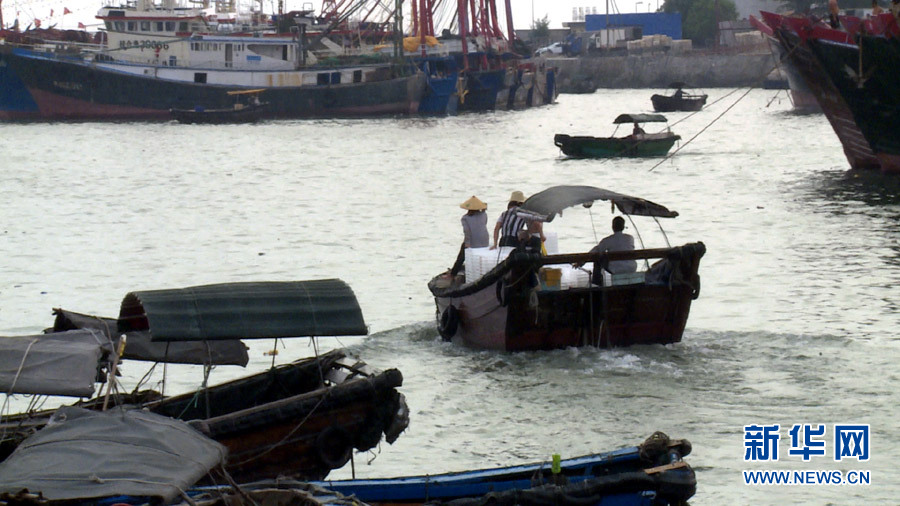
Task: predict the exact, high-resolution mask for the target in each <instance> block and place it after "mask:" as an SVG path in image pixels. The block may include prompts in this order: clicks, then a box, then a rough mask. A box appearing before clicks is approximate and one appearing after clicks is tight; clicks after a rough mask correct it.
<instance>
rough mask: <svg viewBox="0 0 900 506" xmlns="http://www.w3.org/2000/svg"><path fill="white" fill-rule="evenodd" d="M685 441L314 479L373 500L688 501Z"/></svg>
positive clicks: (691, 478)
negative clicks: (490, 464) (401, 473)
mask: <svg viewBox="0 0 900 506" xmlns="http://www.w3.org/2000/svg"><path fill="white" fill-rule="evenodd" d="M690 451H691V445H690V443H689V442H687V441H685V440H670V439H669V438H668V437H667V436H666V435H665V434H663V433H660V432H657V433H656V434H654V435H653V436H651V437H650V438H648V439H647V441H645V442H644V443H643V444H642V445H641V446H635V447H630V448H623V449H620V450H615V451H611V452H607V453H598V454H592V455H585V456H582V457H577V458H572V459H566V460H561V461H558V462H557V463H556V464H554V463H553V462H552V461H550V462H538V463H532V464H524V465H516V466H508V467H499V468H492V469H480V470H473V471H462V472H456V473H446V474H436V475H423V476H406V477H401V478H384V479H359V480H329V481H321V482H315V484H316V485H319V486H322V487H324V488H327V489H329V490H332V491H334V492H338V493H340V494H343V495H353V496H354V497H357V498H358V499H360V500H362V501H365V502H367V503H372V504H405V505H416V504H425V503H430V504H434V503H447V502H450V501H452V503H453V504H455V505H460V504H471V505H475V504H510V505H512V504H544V503H545V502H546V500H547V499H551V498H552V499H554V500H553V501H552V502H550V503H549V504H557V505H561V504H571V505H584V504H607V502H606V501H612V502H614V504H623V505H626V504H648V505H649V504H654V505H663V504H682V503H683V502H684V501H686V500H687V499H689V498H690V497H691V496H693V494H694V492H695V491H696V486H697V482H696V477H695V475H694V471H693V469H691V467H690V465H688V464H687V462H685V461H684V460H682V457H685V456H687V455H688V454H689V453H690Z"/></svg>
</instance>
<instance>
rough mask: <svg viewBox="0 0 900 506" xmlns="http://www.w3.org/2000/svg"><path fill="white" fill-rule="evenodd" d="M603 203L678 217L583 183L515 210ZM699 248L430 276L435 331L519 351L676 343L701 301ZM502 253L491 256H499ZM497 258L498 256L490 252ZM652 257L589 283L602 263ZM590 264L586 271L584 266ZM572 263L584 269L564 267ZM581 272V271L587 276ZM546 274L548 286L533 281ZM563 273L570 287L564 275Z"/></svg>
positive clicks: (535, 260) (532, 212) (560, 258)
mask: <svg viewBox="0 0 900 506" xmlns="http://www.w3.org/2000/svg"><path fill="white" fill-rule="evenodd" d="M595 200H608V201H610V202H611V203H612V204H614V205H615V207H616V208H618V210H619V211H620V212H621V213H623V214H625V215H630V216H651V217H668V218H673V217H675V216H677V215H678V213H676V212H674V211H670V210H669V209H666V208H665V207H663V206H661V205H659V204H654V203H652V202H649V201H646V200H643V199H640V198H636V197H630V196H627V195H622V194H619V193H615V192H611V191H608V190H604V189H601V188H594V187H590V186H556V187H552V188H549V189H547V190H544V191H543V192H540V193H537V194H535V195H533V196H531V197H530V198H529V199H528V200H526V201H525V203H524V204H523V205H522V206H521V207H519V211H518V213H519V214H520V215H522V216H526V217H527V218H528V219H535V220H539V221H544V222H549V221H551V220H552V219H553V217H554V216H555V215H556V214H558V213H560V212H561V211H562V210H563V209H565V208H567V207H571V206H576V205H589V204H591V203H593V202H594V201H595ZM705 252H706V247H705V246H704V245H703V243H702V242H696V243H689V244H685V245H683V246H679V247H668V248H659V249H636V250H633V251H615V252H606V253H593V254H592V253H590V252H583V253H569V254H551V255H547V256H542V255H541V254H540V253H529V252H525V251H522V250H515V251H512V252H510V253H508V256H507V257H506V258H505V259H503V260H502V261H500V262H499V263H497V264H496V267H493V268H492V269H491V270H490V271H489V272H487V273H486V274H484V275H483V276H481V277H479V278H477V279H466V278H465V277H464V276H457V277H455V278H449V277H447V276H446V275H444V274H440V275H438V276H435V277H434V278H433V279H432V280H431V281H430V282H429V283H428V288H429V290H431V293H432V295H434V300H435V305H436V315H437V325H438V330H439V332H440V333H441V335H442V336H443V337H444V339H446V340H454V341H458V342H460V343H461V344H464V345H467V346H471V347H475V348H483V349H492V350H506V351H522V350H547V349H555V348H565V347H570V346H599V347H613V346H629V345H633V344H668V343H675V342H678V341H680V340H681V336H682V333H683V332H684V327H685V325H686V323H687V318H688V313H689V312H690V308H691V302H692V301H693V300H694V299H696V298H697V297H698V296H699V294H700V276H699V274H698V269H699V265H700V259H701V258H702V257H703V255H704V253H705ZM502 254H503V252H502V251H501V252H499V255H502ZM494 258H497V255H494ZM651 259H658V260H657V261H656V262H655V263H654V264H652V265H651V266H650V267H649V268H648V269H647V270H645V271H639V272H636V273H631V274H623V275H609V276H608V279H607V276H606V275H605V274H604V276H603V279H602V284H600V283H594V282H592V281H591V277H592V275H593V274H594V270H597V272H598V273H601V272H605V269H604V270H602V271H601V270H599V269H602V268H603V267H604V266H605V265H607V263H608V262H611V261H617V260H651ZM588 263H592V265H588ZM571 264H585V266H584V269H573V268H572V265H571ZM588 270H589V271H590V273H588ZM550 274H555V278H556V283H544V282H541V283H538V282H537V281H536V280H537V279H538V278H539V277H540V276H541V275H543V276H544V277H545V278H550ZM570 275H571V281H565V280H562V281H561V278H567V277H569V276H570Z"/></svg>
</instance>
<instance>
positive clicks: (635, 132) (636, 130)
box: [631, 121, 645, 137]
mask: <svg viewBox="0 0 900 506" xmlns="http://www.w3.org/2000/svg"><path fill="white" fill-rule="evenodd" d="M644 133H645V132H644V129H643V128H641V126H640V125H638V124H637V121H635V122H634V128H633V129H632V130H631V135H632V136H633V137H637V136H639V135H643V134H644Z"/></svg>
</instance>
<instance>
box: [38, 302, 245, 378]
mask: <svg viewBox="0 0 900 506" xmlns="http://www.w3.org/2000/svg"><path fill="white" fill-rule="evenodd" d="M53 314H55V315H56V318H55V319H54V320H53V328H52V329H48V330H45V331H44V332H54V333H59V332H65V331H67V330H73V329H94V330H97V331H100V332H101V333H103V335H105V336H106V337H107V339H109V340H111V341H114V342H115V346H114V349H118V348H119V336H121V334H119V332H118V324H117V322H116V319H115V318H104V317H101V316H92V315H86V314H82V313H76V312H74V311H66V310H65V309H59V308H57V309H54V310H53ZM125 338H126V339H125V352H124V353H123V354H122V358H124V359H128V360H146V361H149V362H166V363H169V364H210V365H239V366H241V367H245V366H246V365H247V362H248V361H249V360H250V357H249V356H248V355H247V347H246V346H245V345H244V343H242V342H241V341H240V340H238V339H233V340H225V341H186V342H174V343H172V342H152V341H151V340H150V333H149V332H147V331H134V332H128V333H127V334H125Z"/></svg>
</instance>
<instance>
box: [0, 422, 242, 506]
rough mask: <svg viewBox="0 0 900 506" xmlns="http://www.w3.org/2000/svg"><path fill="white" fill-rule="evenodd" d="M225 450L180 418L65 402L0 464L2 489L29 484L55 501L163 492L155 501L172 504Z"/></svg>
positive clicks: (15, 489)
mask: <svg viewBox="0 0 900 506" xmlns="http://www.w3.org/2000/svg"><path fill="white" fill-rule="evenodd" d="M226 456H227V450H226V449H225V447H224V446H222V445H221V444H219V443H217V442H215V441H213V440H212V439H209V438H207V437H206V436H204V435H202V434H200V433H199V432H197V431H196V430H195V429H193V428H192V427H190V426H189V425H188V424H186V423H185V422H182V421H180V420H175V419H172V418H168V417H165V416H162V415H157V414H154V413H150V412H148V411H141V410H131V411H124V410H121V409H112V410H109V411H89V410H86V409H83V408H76V407H63V408H60V409H58V410H57V411H56V413H55V414H54V415H53V417H52V418H51V420H50V423H48V424H47V426H46V427H44V428H43V429H41V430H39V431H37V432H36V433H35V434H34V435H32V436H29V437H28V438H27V439H26V440H25V441H24V442H22V444H20V445H19V446H18V448H16V450H15V451H14V452H13V453H12V455H10V456H9V457H8V458H7V459H6V460H5V461H3V462H0V493H10V494H16V493H18V492H19V491H21V490H22V489H28V491H29V492H32V493H35V494H37V493H41V494H42V495H43V497H44V498H46V499H49V500H51V501H81V500H85V499H96V498H101V497H114V496H120V495H127V496H139V497H141V496H142V497H159V498H161V499H162V501H152V500H151V501H150V503H151V504H153V503H155V502H159V504H166V503H168V502H169V501H170V500H171V499H174V498H175V497H178V496H179V495H180V494H181V491H183V490H186V489H187V488H188V487H190V486H191V485H194V484H195V483H196V482H197V481H198V480H199V479H200V478H202V477H203V476H204V475H206V474H207V473H208V472H209V471H210V470H211V469H212V468H214V467H215V466H217V465H220V464H222V463H223V462H224V461H225V457H226ZM111 502H116V501H111ZM79 504H80V502H79Z"/></svg>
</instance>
